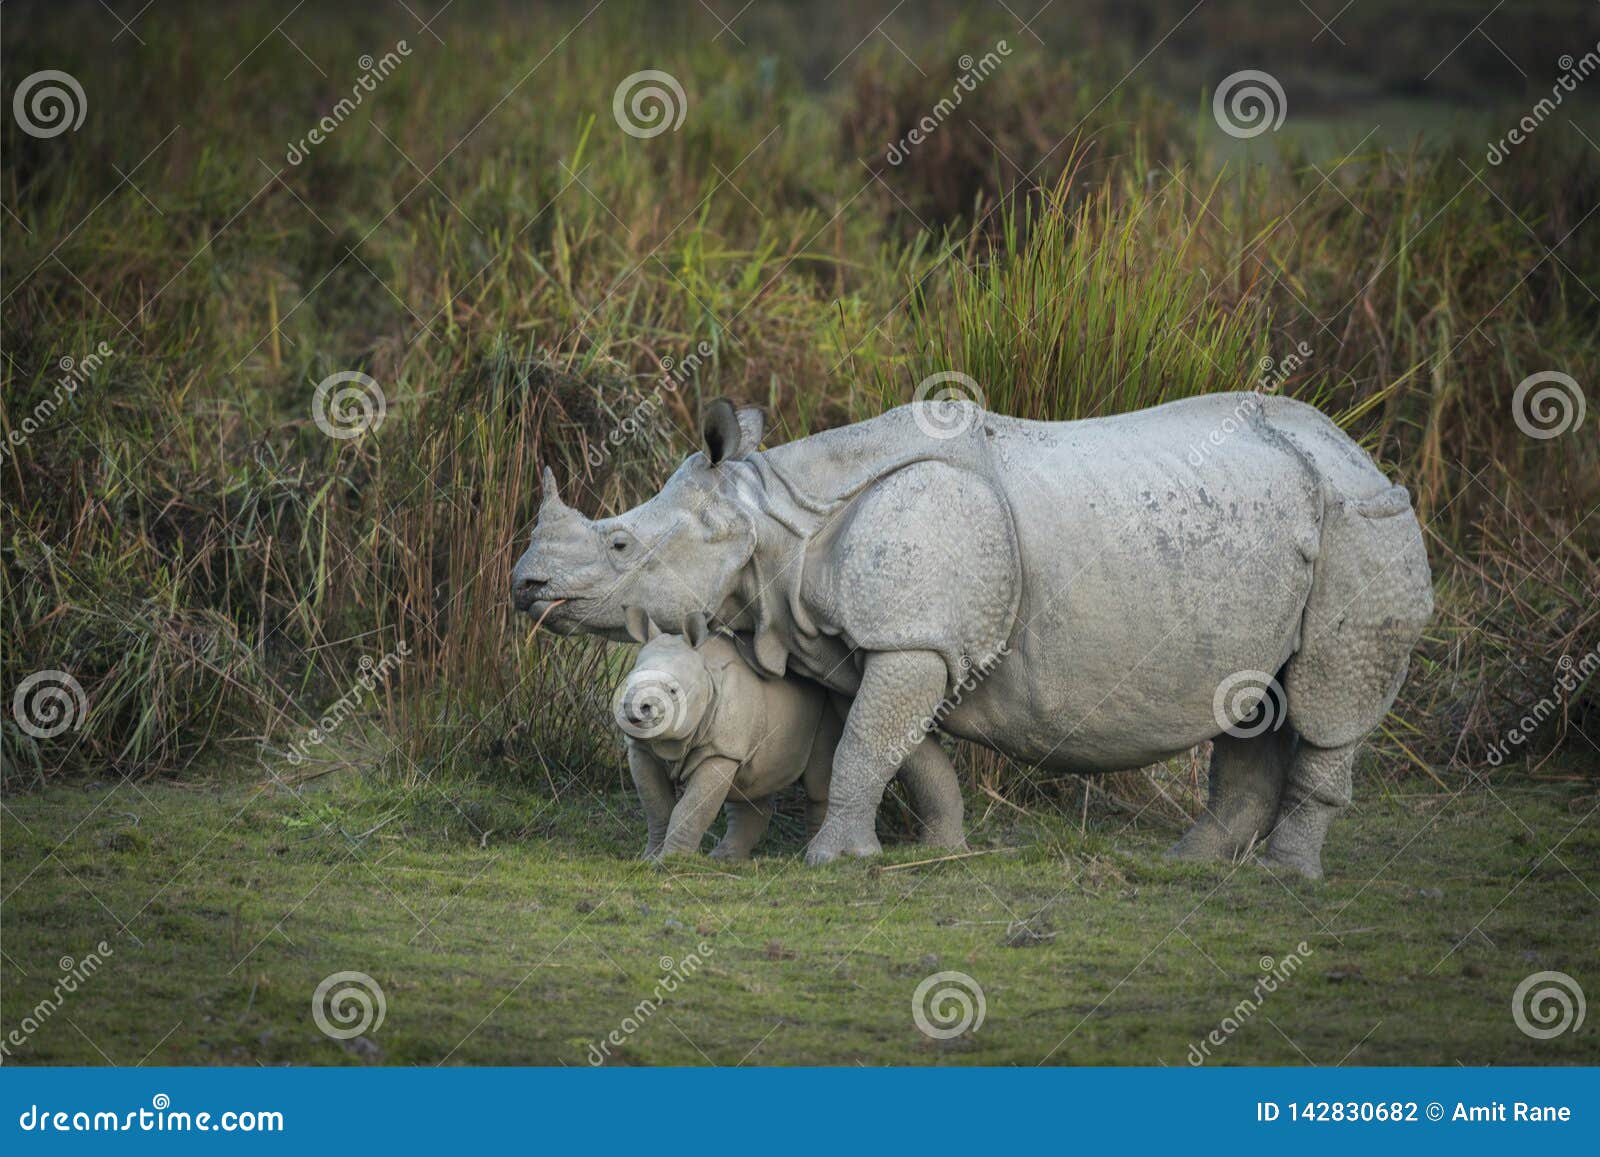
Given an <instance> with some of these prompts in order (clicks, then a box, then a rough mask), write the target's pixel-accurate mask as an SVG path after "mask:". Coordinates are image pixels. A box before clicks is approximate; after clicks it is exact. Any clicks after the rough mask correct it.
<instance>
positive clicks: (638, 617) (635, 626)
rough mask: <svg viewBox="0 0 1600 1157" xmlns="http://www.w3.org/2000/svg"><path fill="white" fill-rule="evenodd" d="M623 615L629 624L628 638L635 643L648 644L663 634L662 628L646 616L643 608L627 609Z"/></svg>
mask: <svg viewBox="0 0 1600 1157" xmlns="http://www.w3.org/2000/svg"><path fill="white" fill-rule="evenodd" d="M622 613H623V617H624V618H625V619H626V620H627V624H628V638H630V639H632V640H633V641H634V642H635V643H648V642H649V641H650V640H651V639H653V638H655V637H656V636H657V635H659V634H660V633H661V628H660V627H658V626H656V623H655V620H654V619H652V618H651V617H650V616H649V615H647V614H645V611H644V608H643V607H626V608H624V609H623V612H622Z"/></svg>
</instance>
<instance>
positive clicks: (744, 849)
mask: <svg viewBox="0 0 1600 1157" xmlns="http://www.w3.org/2000/svg"><path fill="white" fill-rule="evenodd" d="M724 810H725V811H726V812H727V813H728V830H727V831H726V832H725V833H724V834H723V837H722V839H720V840H719V841H717V846H716V847H714V848H712V849H711V858H712V859H714V860H748V859H749V858H750V853H751V851H753V850H754V848H755V846H756V844H757V843H759V842H760V840H761V836H762V834H763V833H764V832H765V831H766V830H767V823H768V821H770V820H771V819H772V797H771V796H768V797H766V798H765V799H754V800H746V799H736V798H734V797H733V796H732V795H730V796H729V797H728V802H727V803H726V804H725V805H724Z"/></svg>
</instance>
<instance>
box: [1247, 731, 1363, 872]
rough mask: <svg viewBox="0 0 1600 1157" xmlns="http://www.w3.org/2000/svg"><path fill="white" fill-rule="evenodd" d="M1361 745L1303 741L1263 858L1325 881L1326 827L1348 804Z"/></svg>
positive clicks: (1296, 752)
mask: <svg viewBox="0 0 1600 1157" xmlns="http://www.w3.org/2000/svg"><path fill="white" fill-rule="evenodd" d="M1360 746H1361V744H1360V742H1359V741H1357V742H1355V743H1349V744H1346V745H1345V746H1343V747H1317V746H1315V745H1313V744H1310V743H1306V742H1303V741H1302V742H1301V744H1300V746H1299V747H1298V748H1297V749H1296V751H1295V753H1294V760H1293V761H1292V762H1291V763H1290V765H1289V781H1288V783H1287V784H1286V785H1285V787H1284V792H1283V805H1282V807H1281V808H1280V809H1279V811H1278V822H1277V825H1276V826H1275V827H1273V829H1272V838H1271V840H1270V841H1269V842H1268V844H1267V851H1266V854H1265V855H1264V856H1262V859H1263V860H1265V861H1266V863H1267V864H1268V865H1269V866H1271V865H1280V866H1282V867H1285V868H1291V869H1293V870H1294V871H1296V872H1299V873H1300V874H1301V875H1302V876H1305V877H1306V878H1307V879H1311V880H1320V879H1322V841H1323V840H1324V839H1325V838H1326V837H1327V834H1328V825H1329V824H1330V823H1332V822H1333V818H1334V817H1335V816H1337V815H1338V814H1339V813H1340V812H1341V811H1343V810H1344V809H1345V808H1346V807H1347V806H1349V804H1350V768H1351V765H1352V764H1353V763H1354V762H1355V758H1356V749H1357V748H1359V747H1360Z"/></svg>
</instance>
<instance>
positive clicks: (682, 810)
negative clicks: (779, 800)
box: [616, 608, 843, 860]
mask: <svg viewBox="0 0 1600 1157" xmlns="http://www.w3.org/2000/svg"><path fill="white" fill-rule="evenodd" d="M627 621H628V633H629V634H630V635H632V636H633V638H634V639H635V640H636V641H638V642H640V643H643V644H644V646H643V647H641V648H640V649H639V656H638V658H637V659H636V660H635V662H634V665H633V670H632V671H630V672H629V673H628V677H627V679H626V680H624V682H623V685H622V687H621V689H620V691H619V694H618V696H617V700H616V718H617V723H618V725H619V726H620V727H621V728H622V730H623V732H624V734H625V735H626V736H627V744H628V768H629V770H630V771H632V773H633V782H634V785H635V786H636V787H637V788H638V790H639V802H640V803H641V804H642V805H643V807H644V814H645V822H646V824H647V825H648V828H649V832H650V836H649V843H648V844H647V845H646V846H645V851H644V858H645V859H647V860H657V859H660V858H661V857H663V856H669V855H674V854H676V853H680V852H695V851H698V850H699V848H700V840H701V838H702V837H703V836H704V835H705V833H706V829H707V828H709V827H710V826H711V821H712V820H713V819H715V818H716V815H717V809H718V808H720V807H722V805H723V804H724V803H726V804H727V805H728V831H727V834H726V835H724V836H723V837H722V840H721V842H719V843H718V844H717V846H716V847H715V848H714V849H712V852H711V854H712V856H714V857H716V858H718V859H724V860H742V859H746V858H748V857H749V855H750V850H751V849H752V848H753V847H755V845H756V841H757V840H759V839H760V838H761V833H762V832H764V831H766V828H767V822H768V821H769V820H770V819H771V818H772V797H773V795H774V794H775V793H777V792H779V791H781V790H782V789H783V788H786V787H788V786H789V785H790V784H792V783H794V782H795V781H796V780H801V781H803V782H804V784H805V790H806V796H807V804H806V824H807V827H808V829H809V831H808V833H807V834H808V836H810V835H815V834H816V831H817V829H818V828H819V827H820V826H821V825H822V821H823V819H824V817H825V815H826V813H827V809H828V779H829V776H830V774H831V772H832V768H833V753H834V749H835V748H836V747H837V746H838V744H839V735H840V732H841V731H842V730H843V724H842V723H841V721H840V719H839V716H838V713H837V712H836V711H835V710H834V708H833V705H832V703H831V702H830V700H829V697H828V692H827V691H825V690H824V689H823V688H822V687H821V686H819V685H817V684H815V683H809V682H806V681H804V680H802V679H798V678H795V677H792V676H790V677H780V678H772V677H769V676H764V675H758V674H756V672H755V670H754V669H753V668H752V667H751V666H750V665H749V664H748V663H747V662H746V661H745V659H744V657H743V656H742V655H740V653H739V650H738V648H737V647H736V646H735V645H734V643H733V640H732V639H730V638H728V637H726V636H724V635H718V634H712V633H710V631H709V629H708V627H707V625H706V619H705V616H704V615H699V614H695V615H690V616H689V617H688V619H686V620H685V621H684V624H683V633H682V634H681V635H671V634H666V633H664V632H663V631H662V630H661V629H660V628H659V627H657V626H656V625H655V623H654V622H652V621H651V620H650V619H649V618H648V617H647V616H646V615H645V613H644V612H643V611H641V610H638V609H637V608H631V609H630V610H629V611H628V614H627ZM674 789H677V790H678V791H681V792H682V797H681V798H679V799H677V800H676V802H674V796H675V790H674Z"/></svg>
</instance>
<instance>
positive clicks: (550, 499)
mask: <svg viewBox="0 0 1600 1157" xmlns="http://www.w3.org/2000/svg"><path fill="white" fill-rule="evenodd" d="M543 478H544V492H543V495H542V496H541V497H540V499H539V515H540V517H543V516H545V515H547V514H549V515H553V514H559V513H560V512H561V511H563V510H570V509H571V507H569V506H567V505H566V504H565V503H564V502H562V501H561V494H560V492H559V491H557V490H556V475H555V471H553V470H551V469H550V467H548V466H546V467H545V468H544V475H543Z"/></svg>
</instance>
